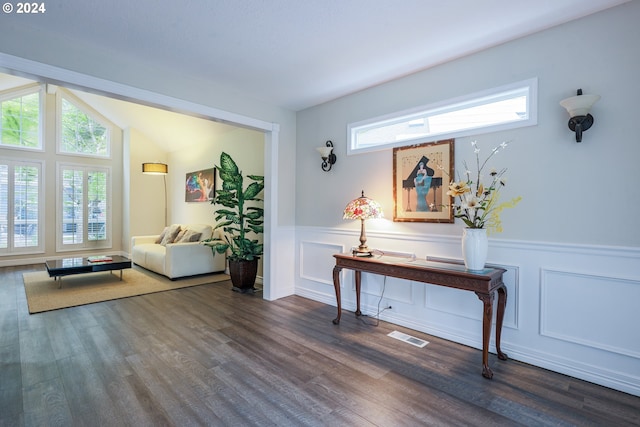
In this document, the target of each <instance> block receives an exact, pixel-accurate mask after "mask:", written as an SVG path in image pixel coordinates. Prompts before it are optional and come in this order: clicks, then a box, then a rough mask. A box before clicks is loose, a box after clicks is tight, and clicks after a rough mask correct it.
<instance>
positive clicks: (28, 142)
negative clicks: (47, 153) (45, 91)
mask: <svg viewBox="0 0 640 427" xmlns="http://www.w3.org/2000/svg"><path fill="white" fill-rule="evenodd" d="M41 103H42V88H41V86H40V85H30V86H28V87H23V88H21V89H18V90H11V91H7V92H5V93H2V94H0V146H1V147H12V148H23V149H31V150H41V149H42V138H41V137H40V135H41V126H40V123H41V117H42V114H41V110H42V108H41Z"/></svg>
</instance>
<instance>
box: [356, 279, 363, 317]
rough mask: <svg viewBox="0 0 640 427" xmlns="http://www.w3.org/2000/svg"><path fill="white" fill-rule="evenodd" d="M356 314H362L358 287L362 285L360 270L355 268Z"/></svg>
mask: <svg viewBox="0 0 640 427" xmlns="http://www.w3.org/2000/svg"><path fill="white" fill-rule="evenodd" d="M355 274H356V316H362V312H361V311H360V288H361V287H362V271H360V270H356V271H355Z"/></svg>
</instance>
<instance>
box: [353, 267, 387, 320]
mask: <svg viewBox="0 0 640 427" xmlns="http://www.w3.org/2000/svg"><path fill="white" fill-rule="evenodd" d="M383 277H384V280H383V281H382V293H381V294H380V299H379V300H378V309H377V311H376V315H375V322H367V321H366V320H365V319H364V318H365V317H369V316H368V315H366V314H364V315H362V316H360V317H359V319H360V321H361V322H362V323H364V324H365V325H369V326H378V325H379V324H380V313H383V312H384V311H385V310H388V309H390V308H391V306H389V307H385V308H383V309H382V310H380V303H381V302H382V298H384V290H385V288H386V287H387V276H383Z"/></svg>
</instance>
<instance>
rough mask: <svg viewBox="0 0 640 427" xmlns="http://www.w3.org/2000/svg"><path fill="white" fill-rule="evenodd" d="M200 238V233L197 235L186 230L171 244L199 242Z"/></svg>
mask: <svg viewBox="0 0 640 427" xmlns="http://www.w3.org/2000/svg"><path fill="white" fill-rule="evenodd" d="M201 236H202V233H198V232H195V231H193V230H186V232H185V233H184V234H183V235H182V236H181V237H180V239H179V240H178V239H177V238H176V240H175V241H174V242H173V243H189V242H197V241H199V240H200V237H201Z"/></svg>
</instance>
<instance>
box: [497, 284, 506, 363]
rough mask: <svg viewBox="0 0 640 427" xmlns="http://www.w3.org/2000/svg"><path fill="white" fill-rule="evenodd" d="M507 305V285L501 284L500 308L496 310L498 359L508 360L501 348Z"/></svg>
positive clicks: (499, 292)
mask: <svg viewBox="0 0 640 427" xmlns="http://www.w3.org/2000/svg"><path fill="white" fill-rule="evenodd" d="M506 306H507V287H506V286H504V284H503V285H502V286H500V287H499V288H498V310H497V312H496V350H497V352H498V359H500V360H507V359H508V357H507V355H506V354H505V353H503V352H502V350H501V349H500V338H501V335H502V322H503V320H504V310H505V308H506Z"/></svg>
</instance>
